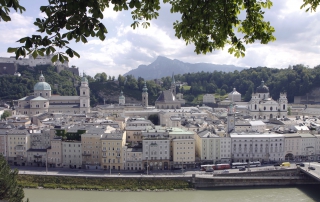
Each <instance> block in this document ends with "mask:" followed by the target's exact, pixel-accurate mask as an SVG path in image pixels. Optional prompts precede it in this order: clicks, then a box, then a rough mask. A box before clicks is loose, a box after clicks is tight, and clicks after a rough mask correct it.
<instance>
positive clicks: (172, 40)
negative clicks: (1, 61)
mask: <svg viewBox="0 0 320 202" xmlns="http://www.w3.org/2000/svg"><path fill="white" fill-rule="evenodd" d="M20 3H21V4H22V5H23V6H24V7H25V8H26V9H27V11H26V12H25V13H23V14H22V15H21V14H19V13H15V12H12V13H11V18H12V21H11V22H9V23H6V22H1V23H0V34H1V35H2V36H4V37H2V38H1V39H0V55H1V56H2V57H9V56H12V54H10V53H7V52H6V50H7V48H8V47H17V46H19V45H20V44H18V43H14V42H15V41H17V40H18V39H20V38H22V37H24V36H30V35H32V34H37V33H36V32H35V30H36V27H35V26H33V22H34V20H35V18H38V17H42V16H43V14H41V13H40V11H39V7H40V6H41V5H45V4H46V1H43V0H42V1H37V2H27V1H26V0H21V2H20ZM161 5H162V9H161V10H160V12H159V13H160V16H159V18H158V19H156V20H152V21H151V26H150V27H149V28H148V29H144V28H142V27H141V28H138V29H136V30H133V29H132V28H131V27H130V24H131V23H132V22H133V20H132V19H131V15H130V13H129V11H125V12H113V11H112V9H111V8H109V9H107V10H106V11H104V16H105V17H104V20H103V23H104V24H105V26H106V27H107V29H108V34H107V35H106V39H105V41H103V42H101V41H100V40H99V39H97V38H89V39H88V43H87V44H83V43H73V42H72V43H70V46H71V47H72V48H73V49H75V50H76V51H77V52H78V53H79V54H80V55H81V58H79V59H78V58H73V59H71V60H70V62H69V64H70V66H71V65H75V66H77V67H79V68H80V71H81V72H82V71H84V72H86V73H87V74H89V75H91V76H94V75H95V74H96V73H99V72H106V73H107V75H111V76H116V77H117V76H118V75H119V74H124V73H126V72H128V71H130V70H131V69H135V68H137V67H138V66H139V65H141V64H146V65H148V64H150V63H152V62H153V61H154V60H155V59H156V58H157V57H158V56H165V57H168V58H170V59H178V60H180V61H183V62H189V63H199V62H207V63H213V64H233V65H236V66H243V67H257V66H267V67H273V68H287V67H288V66H289V65H295V64H304V65H308V66H310V67H314V66H316V65H319V64H320V59H319V57H318V54H319V48H320V42H319V41H320V36H317V34H318V33H319V31H320V28H319V27H318V26H316V25H317V23H319V19H320V18H319V17H320V16H319V15H320V14H319V12H318V13H317V12H315V13H310V12H309V13H306V12H305V11H304V10H300V6H301V5H302V1H299V0H291V1H289V0H286V1H281V2H278V1H277V2H276V1H275V2H273V7H272V8H271V9H270V10H267V11H266V14H265V19H266V20H267V21H270V23H271V25H272V26H274V27H275V30H276V32H275V34H274V35H275V37H276V38H277V40H276V41H275V42H273V43H269V44H267V45H261V44H260V43H255V44H252V45H247V46H246V49H247V50H246V56H245V57H244V58H239V59H237V58H235V57H234V56H233V55H230V54H229V53H228V52H227V49H228V48H227V47H226V48H225V49H224V50H220V51H215V52H213V53H209V54H207V55H197V54H196V53H194V46H193V45H188V46H186V45H185V42H184V41H183V40H180V39H177V38H176V37H175V36H174V30H173V28H172V23H173V22H174V21H175V20H177V19H179V15H178V14H170V11H169V10H170V5H169V4H161ZM8 33H10V34H8Z"/></svg>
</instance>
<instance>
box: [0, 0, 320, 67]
mask: <svg viewBox="0 0 320 202" xmlns="http://www.w3.org/2000/svg"><path fill="white" fill-rule="evenodd" d="M163 2H164V3H169V4H170V5H171V13H179V14H181V19H180V20H179V21H176V22H175V23H174V24H173V28H174V30H175V32H176V34H175V35H176V36H177V37H178V38H182V39H183V40H185V41H186V44H190V43H193V44H194V45H195V52H196V53H197V54H200V53H204V54H205V53H207V52H212V51H213V50H216V49H222V48H224V47H225V46H226V45H230V48H229V49H228V52H229V53H230V54H234V56H236V57H240V56H242V57H243V56H244V55H245V44H251V43H254V42H256V41H260V43H262V44H267V43H268V42H271V41H274V40H275V37H274V36H273V33H274V31H275V30H274V28H273V27H272V26H271V25H270V22H267V21H265V20H264V14H265V12H266V9H270V8H271V6H272V2H271V1H270V0H229V1H217V0H210V1H209V0H205V1H194V0H184V1H177V0H163ZM319 3H320V1H319V0H303V5H302V6H301V8H306V11H309V10H310V11H315V10H316V8H317V6H318V5H319ZM110 6H113V7H114V8H113V10H114V11H123V10H129V9H130V10H131V14H132V19H133V23H132V24H131V27H132V28H133V29H135V28H136V27H138V26H139V25H140V24H141V25H142V26H143V27H145V28H147V27H148V26H150V22H149V21H150V20H152V19H156V18H157V17H158V16H159V13H158V11H159V10H160V0H153V1H149V0H128V1H123V0H112V1H109V0H99V1H97V0H77V1H73V0H48V4H46V5H44V6H41V7H40V11H41V12H42V13H43V14H44V15H45V17H44V18H42V19H40V18H36V20H35V22H34V25H35V26H36V27H37V32H39V34H37V35H36V34H35V35H32V36H27V37H24V38H21V39H19V40H18V42H20V43H22V44H23V45H22V46H21V47H16V48H8V52H10V53H13V52H14V53H15V54H16V58H19V57H20V56H24V57H25V56H26V55H29V54H31V55H32V56H33V57H36V56H38V55H41V56H43V55H44V54H47V55H48V54H55V56H54V57H53V58H52V61H53V62H55V61H57V60H59V61H61V62H64V61H65V60H68V56H69V57H73V56H76V57H80V55H79V54H78V53H77V52H76V51H74V50H73V49H72V48H71V47H69V46H68V44H69V41H75V42H80V41H81V42H82V43H87V41H88V40H87V38H88V37H98V38H99V39H100V40H102V41H103V40H104V39H105V38H106V36H105V35H106V34H107V33H108V31H107V28H106V27H105V25H104V24H103V23H102V19H103V18H104V16H103V11H104V10H105V9H106V8H108V7H110ZM11 8H13V9H14V10H15V11H19V12H21V13H22V12H23V11H25V8H24V7H22V6H21V5H20V4H19V1H18V0H1V1H0V20H3V21H5V22H7V21H10V20H11V18H10V17H9V12H10V9H11ZM241 12H246V15H245V17H241V18H240V17H239V16H240V13H241ZM64 49H65V51H64V52H59V51H57V50H64Z"/></svg>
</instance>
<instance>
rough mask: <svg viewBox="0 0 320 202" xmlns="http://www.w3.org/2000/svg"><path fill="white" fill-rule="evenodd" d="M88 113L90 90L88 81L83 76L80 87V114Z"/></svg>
mask: <svg viewBox="0 0 320 202" xmlns="http://www.w3.org/2000/svg"><path fill="white" fill-rule="evenodd" d="M88 112H90V88H89V82H88V79H87V78H86V77H85V76H83V77H82V78H81V86H80V114H82V113H88Z"/></svg>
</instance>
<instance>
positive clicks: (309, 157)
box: [309, 153, 313, 168]
mask: <svg viewBox="0 0 320 202" xmlns="http://www.w3.org/2000/svg"><path fill="white" fill-rule="evenodd" d="M312 155H313V153H311V155H310V156H309V168H310V161H311V158H310V157H311V156H312Z"/></svg>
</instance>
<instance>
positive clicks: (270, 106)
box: [248, 81, 288, 119]
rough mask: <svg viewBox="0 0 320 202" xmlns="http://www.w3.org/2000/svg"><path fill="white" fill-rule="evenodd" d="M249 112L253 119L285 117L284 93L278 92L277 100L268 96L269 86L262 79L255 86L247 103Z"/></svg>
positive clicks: (285, 95) (286, 105) (285, 103)
mask: <svg viewBox="0 0 320 202" xmlns="http://www.w3.org/2000/svg"><path fill="white" fill-rule="evenodd" d="M248 111H249V114H250V115H251V116H252V117H253V118H254V119H272V118H285V117H287V111H288V99H287V94H286V93H280V98H279V100H277V101H276V100H273V99H272V97H270V93H269V88H268V87H267V86H266V85H264V81H262V82H261V85H260V86H258V87H257V89H256V93H253V94H252V97H251V100H250V102H249V103H248Z"/></svg>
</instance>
